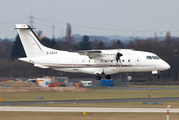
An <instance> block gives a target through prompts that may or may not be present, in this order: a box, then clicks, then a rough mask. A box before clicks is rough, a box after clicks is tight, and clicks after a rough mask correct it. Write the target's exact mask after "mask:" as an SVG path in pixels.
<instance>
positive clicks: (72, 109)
mask: <svg viewBox="0 0 179 120" xmlns="http://www.w3.org/2000/svg"><path fill="white" fill-rule="evenodd" d="M0 111H28V112H140V113H167V108H96V107H7V106H6V107H0ZM170 113H179V108H170Z"/></svg>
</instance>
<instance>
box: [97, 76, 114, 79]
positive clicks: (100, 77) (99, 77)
mask: <svg viewBox="0 0 179 120" xmlns="http://www.w3.org/2000/svg"><path fill="white" fill-rule="evenodd" d="M101 79H102V75H97V76H96V80H101ZM106 79H107V80H110V79H111V75H106Z"/></svg>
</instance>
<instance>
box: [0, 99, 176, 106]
mask: <svg viewBox="0 0 179 120" xmlns="http://www.w3.org/2000/svg"><path fill="white" fill-rule="evenodd" d="M163 101H179V97H176V98H127V99H97V100H56V101H10V102H3V101H2V102H0V106H3V105H41V104H73V103H117V102H163Z"/></svg>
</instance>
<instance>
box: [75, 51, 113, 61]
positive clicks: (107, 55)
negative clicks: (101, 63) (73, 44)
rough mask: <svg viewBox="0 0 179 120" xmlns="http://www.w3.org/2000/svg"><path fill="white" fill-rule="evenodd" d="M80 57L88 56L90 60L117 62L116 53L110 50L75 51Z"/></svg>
mask: <svg viewBox="0 0 179 120" xmlns="http://www.w3.org/2000/svg"><path fill="white" fill-rule="evenodd" d="M75 52H77V53H78V54H80V55H86V56H88V57H89V58H90V59H95V60H105V61H112V60H116V52H113V51H110V50H80V51H75Z"/></svg>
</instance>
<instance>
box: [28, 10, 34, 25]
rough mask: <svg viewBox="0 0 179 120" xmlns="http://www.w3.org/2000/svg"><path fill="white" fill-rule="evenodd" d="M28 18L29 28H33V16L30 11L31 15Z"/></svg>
mask: <svg viewBox="0 0 179 120" xmlns="http://www.w3.org/2000/svg"><path fill="white" fill-rule="evenodd" d="M29 18H30V21H29V23H30V27H31V28H34V26H33V23H34V20H33V19H34V16H33V15H32V12H31V16H30V17H29Z"/></svg>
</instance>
